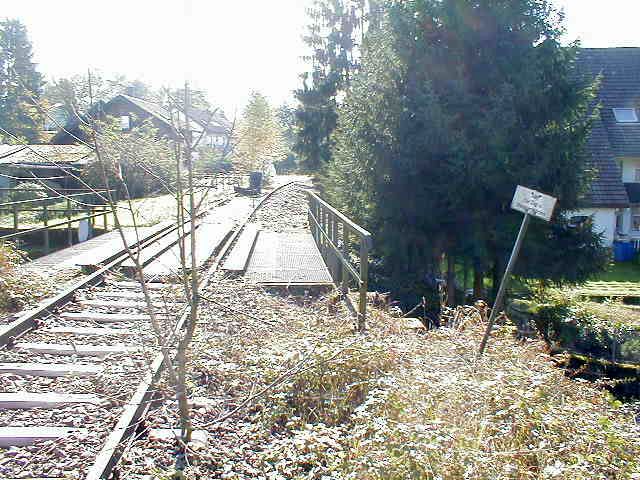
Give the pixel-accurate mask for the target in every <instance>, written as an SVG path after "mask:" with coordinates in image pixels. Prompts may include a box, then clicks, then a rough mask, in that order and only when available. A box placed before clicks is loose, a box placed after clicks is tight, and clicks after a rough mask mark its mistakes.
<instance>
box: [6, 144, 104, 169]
mask: <svg viewBox="0 0 640 480" xmlns="http://www.w3.org/2000/svg"><path fill="white" fill-rule="evenodd" d="M92 156H93V151H92V150H91V149H90V148H88V147H85V146H84V145H0V165H15V166H28V165H40V166H42V165H52V166H55V165H56V164H62V163H64V164H67V165H68V164H74V165H85V164H86V163H87V162H88V161H89V159H90V158H91V157H92Z"/></svg>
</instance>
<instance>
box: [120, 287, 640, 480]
mask: <svg viewBox="0 0 640 480" xmlns="http://www.w3.org/2000/svg"><path fill="white" fill-rule="evenodd" d="M207 294H208V295H211V296H213V297H215V298H216V299H217V301H219V302H222V303H224V304H225V305H227V306H229V307H233V308H235V309H237V310H239V311H242V312H245V313H247V314H248V315H249V316H247V315H241V314H238V313H234V312H232V311H228V310H224V309H218V308H215V307H214V306H213V305H209V307H207V309H206V310H207V311H206V312H205V314H204V316H203V317H202V319H201V321H202V322H203V323H202V328H201V329H200V333H199V337H198V339H197V340H196V343H195V344H194V351H193V356H192V363H191V369H192V373H193V376H192V378H191V386H190V389H191V392H190V394H191V396H192V397H199V398H204V399H205V401H204V404H206V407H203V408H196V410H194V421H195V427H196V428H199V429H206V430H208V431H209V435H210V438H211V443H210V445H209V446H208V447H206V448H204V449H200V450H198V451H196V452H193V454H192V456H191V458H190V464H189V467H188V468H187V469H186V471H185V475H186V478H194V479H195V478H207V479H209V478H212V479H213V478H224V479H265V480H267V479H268V480H275V479H279V480H280V479H281V480H285V479H298V480H302V479H318V480H331V479H344V480H347V479H349V480H383V479H389V480H405V479H443V480H445V479H492V480H493V479H505V480H506V479H585V480H586V479H594V478H598V479H600V478H602V479H604V478H606V479H610V478H611V479H634V478H640V468H639V465H638V460H637V459H638V455H639V454H640V435H638V433H640V432H639V431H638V428H637V426H636V423H635V421H634V415H633V412H632V411H631V409H630V407H629V406H622V405H621V404H620V403H619V402H616V401H614V400H613V399H611V398H610V396H609V395H608V394H607V393H606V392H604V391H602V390H599V389H597V388H595V387H594V386H593V385H591V384H589V383H587V382H585V381H579V380H572V379H569V378H567V377H565V376H564V374H563V371H562V370H560V369H558V368H557V367H556V366H555V365H554V364H553V363H552V362H551V360H550V358H549V356H548V355H547V354H546V353H545V352H544V350H543V348H544V346H543V344H542V343H541V342H538V341H530V342H527V343H521V342H520V341H517V340H516V339H515V338H514V335H513V331H512V330H511V329H509V328H507V327H503V328H502V329H500V330H499V331H498V332H497V333H496V335H495V336H494V337H493V338H492V340H491V343H490V345H489V350H488V352H487V354H486V356H485V357H484V358H483V359H482V360H481V361H480V362H479V363H476V361H475V351H476V348H477V345H478V343H479V340H480V336H481V333H482V325H478V324H477V323H474V322H477V320H474V322H470V323H469V324H467V325H468V327H467V329H466V330H463V331H458V330H453V329H441V330H438V331H432V332H428V333H416V332H415V331H413V330H409V329H407V328H406V325H405V324H404V322H403V321H402V320H400V319H396V318H392V317H390V316H388V315H387V314H386V313H384V312H381V311H376V310H373V311H372V313H371V318H370V331H369V333H368V335H367V336H360V335H357V334H354V333H353V331H352V330H351V328H350V321H349V320H348V318H347V317H346V315H345V311H344V309H342V308H338V309H337V311H336V310H335V308H331V309H329V308H328V307H329V302H330V300H329V298H322V299H317V300H313V299H310V298H307V299H298V300H296V299H293V298H290V299H285V298H281V297H278V296H274V295H269V294H267V293H264V292H261V291H260V289H258V288H255V287H251V286H248V285H243V284H242V282H235V281H227V280H222V279H221V280H220V281H217V282H216V286H215V288H213V289H212V290H211V291H209V292H208V293H207ZM333 307H335V306H333ZM269 385H272V387H271V388H267V389H266V390H265V391H264V394H260V395H258V396H256V397H255V398H253V399H252V400H251V401H247V399H249V398H250V397H252V396H254V395H256V393H259V392H262V391H263V389H265V387H268V386H269ZM201 402H202V400H201ZM230 412H235V413H234V414H233V415H232V416H231V417H229V418H227V415H228V414H229V413H230ZM172 416H173V413H171V412H169V411H162V410H161V411H159V412H157V413H154V414H153V416H152V418H151V419H150V420H149V423H150V424H156V423H158V422H162V421H163V420H162V419H163V418H172ZM221 417H222V418H224V419H223V420H220V418H221ZM217 419H218V420H217ZM153 447H155V448H153ZM171 451H172V448H171V445H161V446H159V445H157V444H156V445H155V446H153V445H152V446H148V445H145V444H144V442H140V443H138V444H135V445H134V447H133V448H132V449H131V453H130V454H129V458H128V460H127V462H129V464H128V466H127V468H126V469H125V470H123V474H125V477H126V475H133V474H142V473H147V474H149V473H152V474H153V478H167V477H166V475H167V474H168V473H169V472H170V471H171V466H172V465H173V459H172V458H171V455H170V452H171ZM127 478H128V477H127Z"/></svg>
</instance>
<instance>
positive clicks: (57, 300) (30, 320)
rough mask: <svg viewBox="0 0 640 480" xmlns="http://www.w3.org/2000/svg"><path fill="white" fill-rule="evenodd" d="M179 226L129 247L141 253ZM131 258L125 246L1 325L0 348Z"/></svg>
mask: <svg viewBox="0 0 640 480" xmlns="http://www.w3.org/2000/svg"><path fill="white" fill-rule="evenodd" d="M202 215H204V213H203V214H201V216H202ZM185 223H187V222H185ZM178 228H179V225H177V224H168V225H164V226H162V227H161V228H159V229H158V230H157V231H155V232H153V233H152V234H150V235H149V236H147V237H145V238H144V239H141V240H140V241H139V242H136V243H134V244H132V245H130V246H129V247H128V249H129V250H134V252H135V253H139V252H140V251H142V250H143V249H144V248H146V247H149V246H151V245H153V244H154V243H155V242H156V241H157V240H159V239H161V238H164V237H165V236H166V235H169V234H171V233H172V232H175V231H177V230H178ZM178 242H179V239H176V241H175V242H174V243H173V244H172V245H175V244H177V243H178ZM129 258H130V257H129V253H128V252H127V248H125V247H123V248H122V249H121V250H120V251H118V253H117V254H116V255H115V256H112V257H111V258H110V260H109V261H108V263H107V264H106V265H104V266H103V267H101V268H99V269H98V270H96V271H95V272H93V273H90V274H88V275H86V276H85V277H83V278H82V279H80V280H79V281H78V282H76V283H74V284H73V285H70V286H69V287H67V288H65V289H64V290H63V291H61V292H60V293H58V294H56V295H54V296H53V297H50V298H48V299H46V300H44V301H42V302H40V303H39V304H38V306H37V307H36V308H35V309H33V310H30V311H28V312H27V313H25V314H24V315H22V316H20V317H19V318H17V319H16V320H14V321H13V322H11V323H10V324H8V325H4V326H2V327H0V348H5V347H7V346H8V345H10V344H11V343H12V342H13V341H14V340H15V339H16V338H18V337H20V336H22V335H24V334H25V333H27V332H29V331H30V330H32V329H33V328H35V327H37V325H38V322H37V319H38V318H39V317H41V316H43V315H46V314H48V313H50V312H51V311H52V310H53V309H54V308H56V307H59V306H60V305H62V304H64V303H66V302H67V301H69V300H70V299H71V298H72V297H73V295H74V294H75V292H76V291H78V290H80V289H82V288H85V287H88V286H95V285H98V284H99V283H100V282H101V281H102V280H103V278H104V275H105V274H106V273H108V272H109V271H111V270H112V269H114V268H115V267H117V266H119V265H120V264H121V263H123V262H125V261H126V260H128V259H129Z"/></svg>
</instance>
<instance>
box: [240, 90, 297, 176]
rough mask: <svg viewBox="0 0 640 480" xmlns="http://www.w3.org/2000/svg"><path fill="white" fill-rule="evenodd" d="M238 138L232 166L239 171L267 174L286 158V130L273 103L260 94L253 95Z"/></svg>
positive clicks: (254, 93) (245, 111) (243, 116)
mask: <svg viewBox="0 0 640 480" xmlns="http://www.w3.org/2000/svg"><path fill="white" fill-rule="evenodd" d="M235 137H236V140H235V149H234V152H233V156H232V163H233V165H234V167H235V168H236V169H237V170H239V171H243V172H250V171H260V172H266V171H267V170H268V169H269V167H270V166H271V165H273V164H274V163H276V162H278V161H280V160H283V159H284V158H286V154H287V148H286V144H285V141H284V138H283V132H282V127H281V125H280V123H279V122H278V119H277V117H276V115H275V113H274V111H273V109H272V108H271V106H270V105H269V101H268V100H267V98H266V97H265V96H264V95H262V94H261V93H259V92H255V91H254V92H252V93H251V97H250V99H249V103H248V104H247V107H246V108H245V110H244V112H243V115H242V119H241V120H240V125H239V128H238V132H237V135H235Z"/></svg>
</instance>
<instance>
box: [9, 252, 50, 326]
mask: <svg viewBox="0 0 640 480" xmlns="http://www.w3.org/2000/svg"><path fill="white" fill-rule="evenodd" d="M25 260H26V255H25V254H24V252H22V251H21V250H19V249H18V248H16V247H15V245H13V244H12V243H9V242H3V243H1V244H0V314H4V313H7V312H11V311H15V310H18V309H20V308H22V307H24V306H25V305H28V304H30V303H32V302H33V301H34V299H36V298H38V297H40V296H42V295H45V294H46V293H48V292H49V291H50V286H48V285H47V283H46V281H45V279H42V278H40V277H38V276H36V275H25V273H24V272H23V271H21V269H20V265H21V264H22V263H24V261H25Z"/></svg>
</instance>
